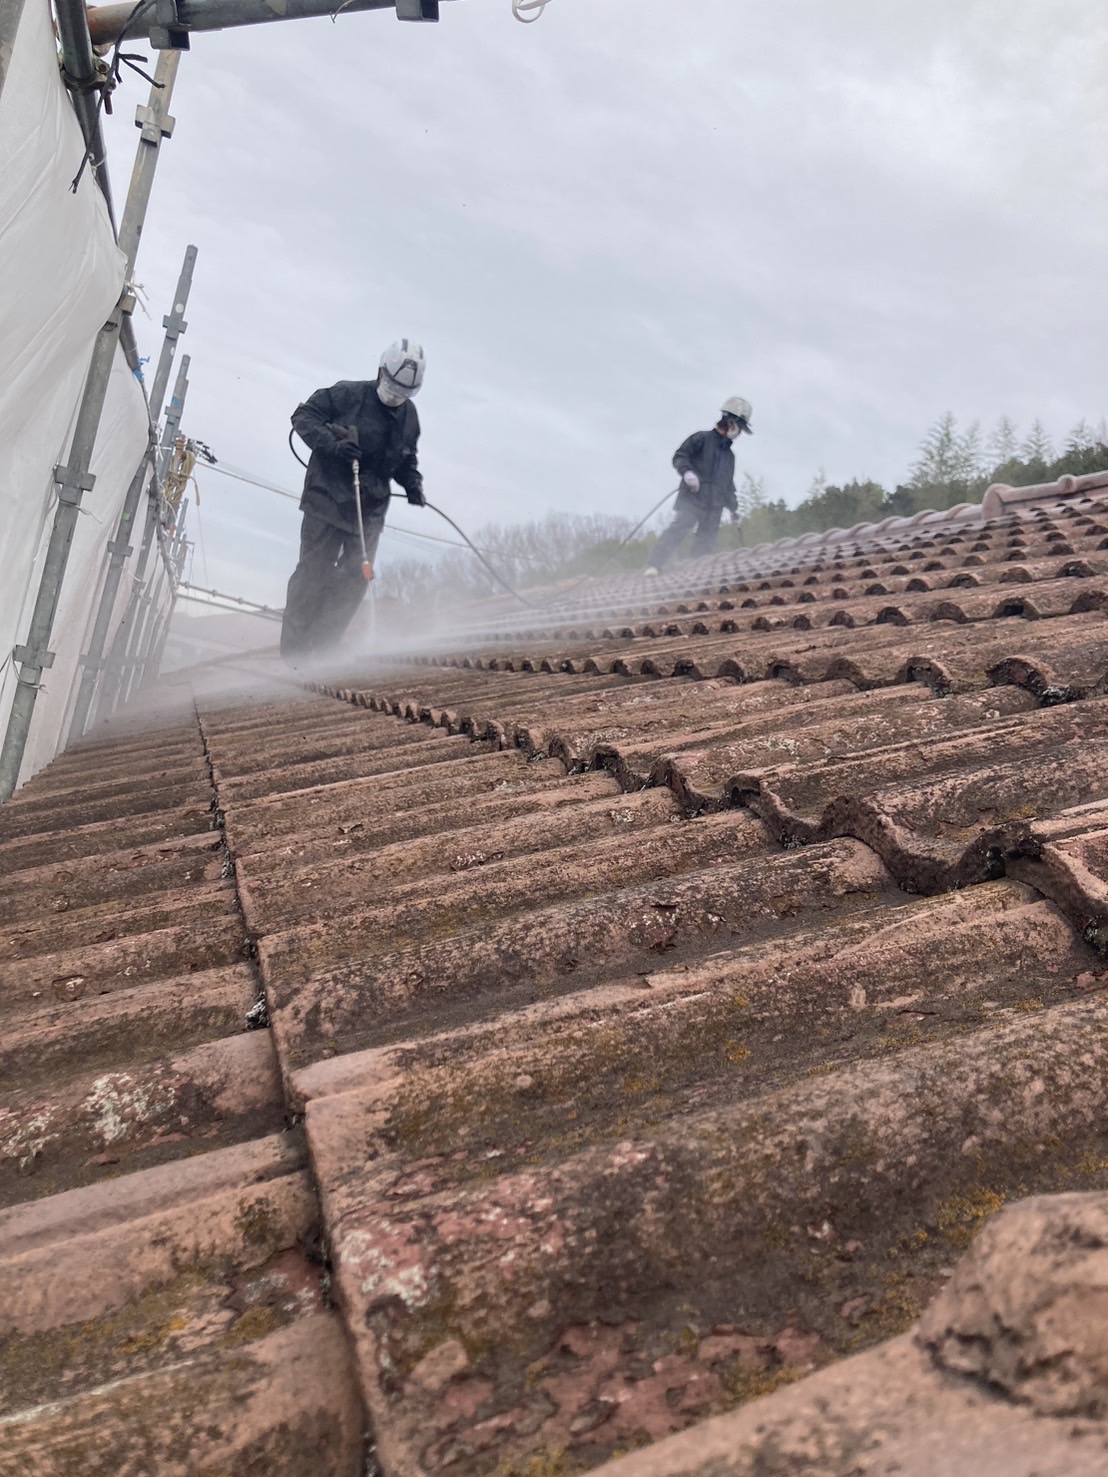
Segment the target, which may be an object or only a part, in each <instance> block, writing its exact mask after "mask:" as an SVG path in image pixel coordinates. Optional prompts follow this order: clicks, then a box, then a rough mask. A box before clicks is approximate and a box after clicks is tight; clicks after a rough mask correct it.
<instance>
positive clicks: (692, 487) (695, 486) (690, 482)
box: [681, 472, 700, 492]
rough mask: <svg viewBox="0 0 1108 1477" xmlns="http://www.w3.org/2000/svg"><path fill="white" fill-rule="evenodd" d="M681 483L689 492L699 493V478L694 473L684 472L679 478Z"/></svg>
mask: <svg viewBox="0 0 1108 1477" xmlns="http://www.w3.org/2000/svg"><path fill="white" fill-rule="evenodd" d="M681 481H682V482H683V483H684V484H685V486H686V487H687V488H688V489H689V491H690V492H699V491H700V478H699V477H698V476H697V475H696V473H695V472H686V473H685V475H684V476H683V477H682V478H681Z"/></svg>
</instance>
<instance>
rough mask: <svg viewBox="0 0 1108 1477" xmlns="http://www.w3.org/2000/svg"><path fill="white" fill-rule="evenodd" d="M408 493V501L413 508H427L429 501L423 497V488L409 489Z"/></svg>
mask: <svg viewBox="0 0 1108 1477" xmlns="http://www.w3.org/2000/svg"><path fill="white" fill-rule="evenodd" d="M407 492H408V501H409V502H410V503H411V505H412V507H413V508H425V507H426V506H427V499H426V498H425V497H424V496H423V488H422V487H409V488H408V489H407Z"/></svg>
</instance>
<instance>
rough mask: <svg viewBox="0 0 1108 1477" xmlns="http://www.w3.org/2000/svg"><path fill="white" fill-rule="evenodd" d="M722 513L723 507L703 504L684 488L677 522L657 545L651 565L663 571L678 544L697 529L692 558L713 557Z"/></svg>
mask: <svg viewBox="0 0 1108 1477" xmlns="http://www.w3.org/2000/svg"><path fill="white" fill-rule="evenodd" d="M722 513H723V509H722V507H721V506H720V505H719V503H714V504H704V503H701V502H699V501H698V500H697V498H696V495H695V494H694V493H691V492H686V491H685V489H684V488H682V490H681V491H680V492H679V493H678V494H677V503H676V506H675V507H674V510H673V522H672V523H671V524H670V525H669V527H668V528H667V529H666V531H665V532H664V533H663V534H662V536H661V537H660V538H659V540H658V542H657V543H656V544H655V545H654V552H653V553H652V554H651V556H650V562H651V564H652V565H653V566H654V568H655V569H661V568H662V567H663V565H665V564H666V563H667V561H668V560H670V559H672V557H673V555H674V554H675V553H676V551H677V546H678V544H680V543H681V541H682V540H683V539H684V538H685V536H686V535H687V534H688V533H690V532H691V531H692V530H693V529H694V528H695V529H696V536H695V538H694V539H693V542H692V552H691V554H690V556H689V557H690V558H692V559H699V558H700V557H701V555H702V554H710V553H711V552H712V550H713V549H714V548H715V546H716V536H717V535H718V533H719V520H720V515H721V514H722Z"/></svg>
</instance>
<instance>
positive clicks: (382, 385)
mask: <svg viewBox="0 0 1108 1477" xmlns="http://www.w3.org/2000/svg"><path fill="white" fill-rule="evenodd" d="M377 398H378V400H380V402H381V404H382V405H387V406H388V407H389V409H390V410H395V409H396V407H397V406H398V405H403V404H404V401H405V400H407V398H408V397H407V395H399V394H397V392H396V391H395V390H394V389H393V387H392V386H391V385H390V384H389V383H388V381H387V380H378V382H377Z"/></svg>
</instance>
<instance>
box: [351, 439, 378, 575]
mask: <svg viewBox="0 0 1108 1477" xmlns="http://www.w3.org/2000/svg"><path fill="white" fill-rule="evenodd" d="M351 466H352V468H353V471H354V506H355V508H357V510H358V541H359V542H360V544H361V546H362V578H363V579H364V580H365V582H366V584H367V585H368V584H369V582H370V580H371V579H372V578H373V565H372V564H370V562H369V551H368V550H367V549H366V546H365V522H364V521H363V519H362V469H361V466H360V464H359V462H358V458H357V457H355V458H354V460H353V462H352V463H351Z"/></svg>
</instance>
